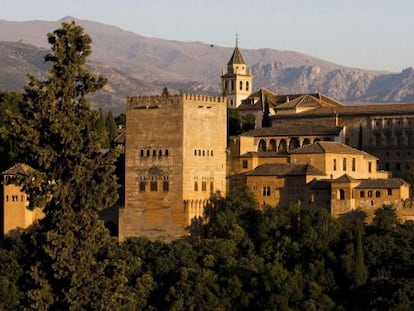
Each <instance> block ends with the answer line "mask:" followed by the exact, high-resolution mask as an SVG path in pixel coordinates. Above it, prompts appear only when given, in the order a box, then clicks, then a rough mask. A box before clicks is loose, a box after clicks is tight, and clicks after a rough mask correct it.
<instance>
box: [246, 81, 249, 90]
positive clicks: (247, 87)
mask: <svg viewBox="0 0 414 311" xmlns="http://www.w3.org/2000/svg"><path fill="white" fill-rule="evenodd" d="M248 90H249V81H246V91H248Z"/></svg>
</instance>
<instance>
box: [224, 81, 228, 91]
mask: <svg viewBox="0 0 414 311" xmlns="http://www.w3.org/2000/svg"><path fill="white" fill-rule="evenodd" d="M227 87H228V85H227V80H226V81H224V90H227Z"/></svg>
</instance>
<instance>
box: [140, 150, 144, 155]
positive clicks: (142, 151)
mask: <svg viewBox="0 0 414 311" xmlns="http://www.w3.org/2000/svg"><path fill="white" fill-rule="evenodd" d="M140 155H141V157H143V156H144V150H143V149H141V154H140Z"/></svg>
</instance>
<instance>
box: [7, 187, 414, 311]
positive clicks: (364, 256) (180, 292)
mask: <svg viewBox="0 0 414 311" xmlns="http://www.w3.org/2000/svg"><path fill="white" fill-rule="evenodd" d="M359 216H360V215H357V214H356V215H350V217H349V218H346V219H333V218H331V217H330V215H329V214H328V213H327V212H326V211H325V210H323V209H319V208H316V207H313V208H307V209H300V208H298V207H296V206H290V207H286V208H277V209H276V208H271V207H267V208H265V209H264V210H259V209H257V206H256V203H255V202H254V199H253V197H252V196H251V195H250V194H249V193H248V192H238V193H231V194H230V195H229V196H228V197H227V198H226V199H222V200H220V201H216V204H215V208H214V209H211V210H210V211H209V222H208V223H207V224H204V225H200V226H199V227H198V228H196V229H195V230H194V232H193V234H192V235H191V237H190V238H189V240H177V241H174V242H171V243H164V242H160V241H149V240H146V239H144V238H133V239H128V240H126V241H124V242H122V243H117V242H116V241H112V242H110V243H109V245H107V246H105V248H104V251H103V250H102V249H101V251H103V253H101V254H99V257H100V258H101V261H102V262H105V267H106V269H109V270H107V271H105V273H107V274H109V276H108V275H107V277H108V279H107V281H105V282H108V283H107V284H101V282H103V279H100V278H95V279H92V280H88V281H89V282H88V287H89V286H90V287H97V288H101V287H102V286H107V287H109V288H111V282H112V281H114V282H117V281H119V280H122V283H123V285H122V287H118V288H117V290H118V293H117V296H118V298H122V299H119V300H118V301H117V303H116V309H118V308H119V309H122V308H125V309H126V310H391V309H392V310H412V309H413V308H414V275H413V274H414V261H413V258H414V224H413V223H412V222H406V223H399V222H398V221H397V218H396V216H395V211H394V210H393V209H392V208H390V207H384V208H383V209H380V210H378V211H377V213H376V217H375V219H374V222H373V223H372V224H370V225H363V224H362V222H361V218H360V217H359ZM85 238H87V237H85ZM31 239H33V236H32V234H24V235H22V236H21V237H20V238H19V239H16V240H4V241H3V243H2V248H1V250H0V254H1V256H0V260H1V267H2V271H3V273H2V275H1V276H0V286H1V287H0V297H2V298H1V302H0V309H2V310H16V309H18V307H19V306H30V303H28V302H30V301H31V297H28V293H27V291H26V290H27V288H28V287H31V286H32V285H31V284H27V283H28V279H27V275H28V272H29V269H30V267H31V264H30V263H29V262H33V261H37V260H40V259H41V258H36V257H37V256H38V254H37V251H36V249H35V247H36V246H35V245H33V241H31ZM79 264H83V263H82V261H80V262H79ZM85 273H88V271H85ZM30 282H36V283H38V286H39V285H41V284H40V283H39V280H36V279H35V278H33V279H31V280H30ZM51 286H53V284H51ZM70 286H71V287H73V290H74V292H76V293H77V294H79V292H78V291H84V290H86V289H85V288H84V287H83V286H82V284H78V283H71V284H70ZM82 296H83V295H82ZM91 298H92V297H91ZM72 299H74V300H77V299H78V298H77V297H73V298H72ZM89 303H90V304H89ZM65 306H69V307H68V308H69V309H77V308H76V307H73V306H76V304H74V301H72V300H68V301H67V305H65ZM86 306H88V309H92V310H101V307H94V306H97V304H95V302H93V301H92V300H91V301H90V302H85V303H84V304H83V307H85V308H86ZM71 307H73V308H71ZM112 307H114V305H112ZM64 309H66V308H64ZM81 309H82V308H81Z"/></svg>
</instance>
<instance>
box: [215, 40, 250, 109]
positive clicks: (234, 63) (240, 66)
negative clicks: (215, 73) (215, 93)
mask: <svg viewBox="0 0 414 311" xmlns="http://www.w3.org/2000/svg"><path fill="white" fill-rule="evenodd" d="M238 41H239V40H238V35H237V34H236V47H235V48H234V51H233V54H232V55H231V57H230V60H229V62H228V63H227V72H226V73H224V70H223V72H222V75H221V88H222V92H223V96H225V97H226V99H227V106H228V107H229V108H237V107H238V106H240V104H241V102H242V100H243V99H245V98H247V97H248V96H249V95H250V94H251V90H252V88H253V78H252V75H251V74H250V73H249V70H248V68H247V65H246V63H245V61H244V59H243V56H242V54H241V52H240V50H239V46H238V45H239V44H238Z"/></svg>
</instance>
